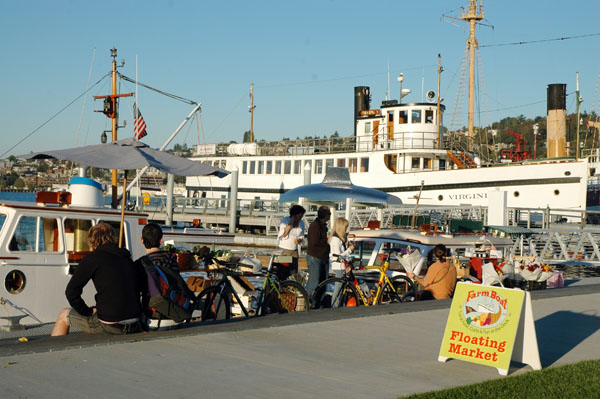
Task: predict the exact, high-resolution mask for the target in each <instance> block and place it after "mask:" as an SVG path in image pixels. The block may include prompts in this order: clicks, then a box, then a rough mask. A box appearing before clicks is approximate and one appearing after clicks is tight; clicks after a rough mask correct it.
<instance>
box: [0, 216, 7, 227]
mask: <svg viewBox="0 0 600 399" xmlns="http://www.w3.org/2000/svg"><path fill="white" fill-rule="evenodd" d="M4 222H6V215H5V214H3V213H0V230H2V226H4Z"/></svg>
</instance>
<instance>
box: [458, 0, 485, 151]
mask: <svg viewBox="0 0 600 399" xmlns="http://www.w3.org/2000/svg"><path fill="white" fill-rule="evenodd" d="M478 11H479V14H478V13H477V12H478ZM461 19H462V20H463V21H465V22H468V23H469V38H468V39H467V48H468V50H469V115H468V118H469V120H468V128H469V131H468V135H469V136H468V139H469V142H468V148H469V151H473V124H474V121H473V119H474V118H473V115H474V108H475V107H474V102H475V48H477V46H478V45H479V44H478V43H477V38H476V37H475V27H476V26H477V21H481V20H482V19H483V6H482V5H481V3H480V4H479V10H477V0H469V11H468V12H467V13H465V14H463V15H462V18H461Z"/></svg>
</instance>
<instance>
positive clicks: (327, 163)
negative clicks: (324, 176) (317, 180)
mask: <svg viewBox="0 0 600 399" xmlns="http://www.w3.org/2000/svg"><path fill="white" fill-rule="evenodd" d="M330 167H333V159H326V160H325V173H327V168H330Z"/></svg>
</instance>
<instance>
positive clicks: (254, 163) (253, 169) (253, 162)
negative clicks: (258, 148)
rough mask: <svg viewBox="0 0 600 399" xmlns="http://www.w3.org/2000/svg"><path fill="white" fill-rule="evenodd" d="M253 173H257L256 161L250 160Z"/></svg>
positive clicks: (251, 172)
mask: <svg viewBox="0 0 600 399" xmlns="http://www.w3.org/2000/svg"><path fill="white" fill-rule="evenodd" d="M249 173H250V174H251V175H253V174H255V173H256V161H250V172H249Z"/></svg>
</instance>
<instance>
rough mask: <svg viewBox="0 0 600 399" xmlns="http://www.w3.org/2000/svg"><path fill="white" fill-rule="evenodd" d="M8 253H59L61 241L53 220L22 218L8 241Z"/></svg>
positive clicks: (55, 221)
mask: <svg viewBox="0 0 600 399" xmlns="http://www.w3.org/2000/svg"><path fill="white" fill-rule="evenodd" d="M8 249H9V250H10V251H32V252H33V251H35V252H59V251H62V249H63V248H62V241H61V239H60V234H59V231H58V222H57V220H56V219H54V218H42V217H33V216H24V217H22V218H21V219H20V220H19V223H18V224H17V227H16V229H15V233H14V235H13V237H12V239H11V241H10V244H9V248H8Z"/></svg>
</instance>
